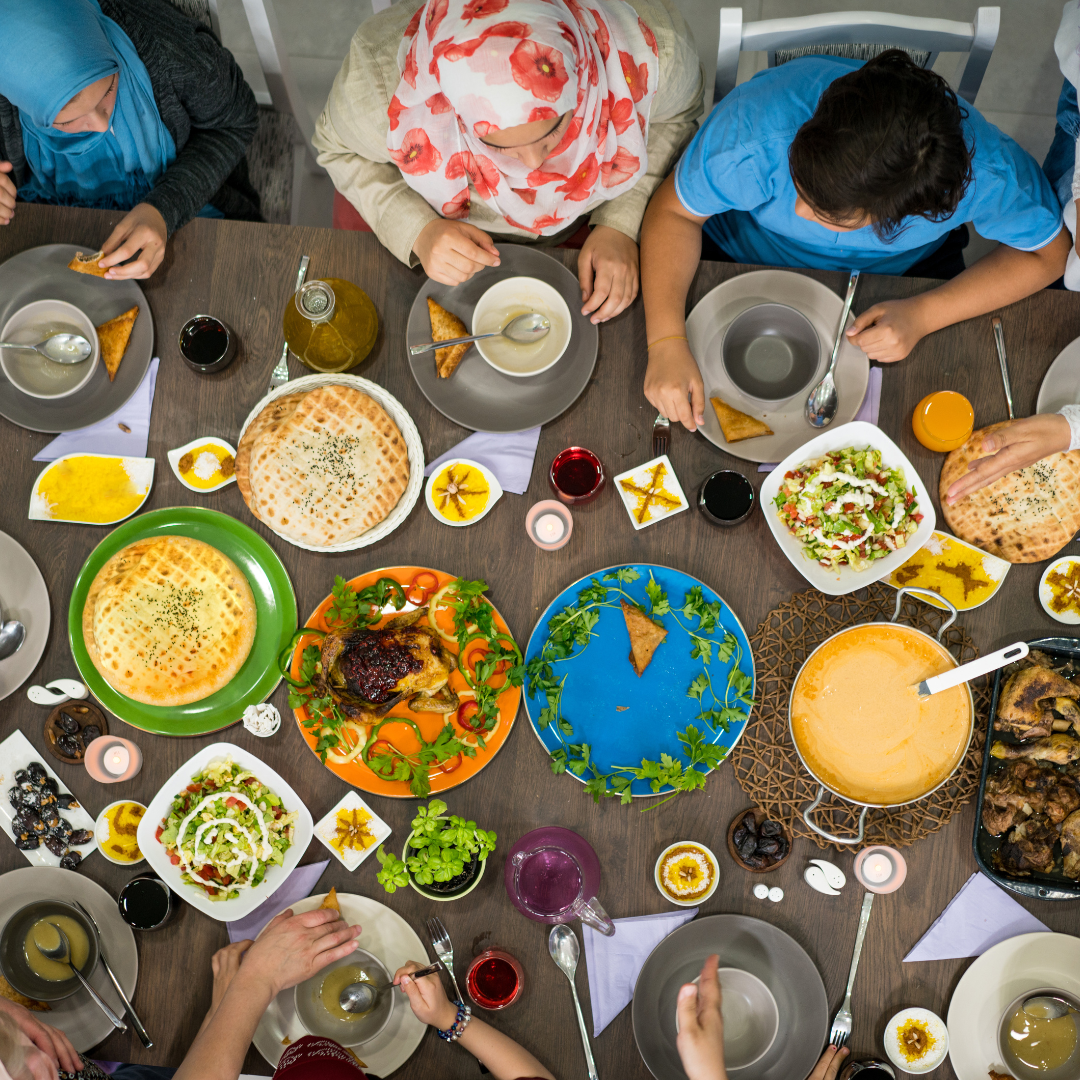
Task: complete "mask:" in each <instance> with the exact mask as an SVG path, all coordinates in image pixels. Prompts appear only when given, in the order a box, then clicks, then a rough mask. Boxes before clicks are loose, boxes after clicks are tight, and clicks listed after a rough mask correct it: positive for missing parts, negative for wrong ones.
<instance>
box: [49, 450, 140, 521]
mask: <svg viewBox="0 0 1080 1080" xmlns="http://www.w3.org/2000/svg"><path fill="white" fill-rule="evenodd" d="M153 482H154V459H153V458H135V457H118V456H116V455H113V454H65V455H64V456H63V457H59V458H57V459H56V460H55V461H54V462H52V463H51V464H49V465H46V466H45V468H44V469H43V470H42V472H41V474H40V475H39V476H38V478H37V480H36V481H35V482H34V490H33V492H32V493H31V495H30V515H29V516H30V518H31V519H32V520H34V521H71V522H76V523H78V524H81V525H115V524H116V522H118V521H123V520H124V518H127V517H131V515H132V514H134V513H135V511H136V510H138V509H139V508H140V507H141V506H142V504H143V503H144V502H146V499H147V496H148V495H149V494H150V486H151V484H153Z"/></svg>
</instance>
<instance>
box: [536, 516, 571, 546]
mask: <svg viewBox="0 0 1080 1080" xmlns="http://www.w3.org/2000/svg"><path fill="white" fill-rule="evenodd" d="M533 531H534V532H535V533H536V538H537V539H538V540H542V541H543V542H544V543H545V544H554V543H555V541H556V540H561V539H562V538H563V533H565V532H566V522H564V521H563V519H562V518H561V517H559V515H558V514H541V515H540V516H539V517H538V518H537V519H536V523H535V524H534V525H533Z"/></svg>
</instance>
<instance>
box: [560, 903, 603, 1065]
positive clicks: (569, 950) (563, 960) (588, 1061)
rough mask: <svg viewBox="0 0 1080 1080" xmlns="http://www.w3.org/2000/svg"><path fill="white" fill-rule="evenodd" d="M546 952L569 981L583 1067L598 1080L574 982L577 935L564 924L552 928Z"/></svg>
mask: <svg viewBox="0 0 1080 1080" xmlns="http://www.w3.org/2000/svg"><path fill="white" fill-rule="evenodd" d="M548 952H549V953H551V959H552V960H554V961H555V966H556V967H558V969H559V970H560V971H561V972H562V973H563V974H564V975H565V976H566V977H567V979H569V980H570V989H571V991H572V992H573V995H574V1011H575V1012H576V1013H577V1022H578V1028H579V1029H580V1030H581V1043H582V1045H583V1046H584V1047H585V1065H586V1067H587V1068H588V1070H589V1080H599V1077H598V1076H597V1073H596V1062H595V1061H593V1053H592V1047H591V1046H590V1045H589V1031H588V1028H586V1027H585V1017H584V1016H582V1014H581V1002H580V1001H579V1000H578V993H577V984H576V983H575V982H574V975H575V974H576V973H577V966H578V957H579V956H580V955H581V947H580V946H579V945H578V939H577V934H575V933H574V931H573V930H571V929H570V927H569V926H567V925H566V924H565V923H559V924H558V925H556V926H553V927H552V928H551V933H550V934H549V935H548Z"/></svg>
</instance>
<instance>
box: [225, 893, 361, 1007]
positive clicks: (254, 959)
mask: <svg viewBox="0 0 1080 1080" xmlns="http://www.w3.org/2000/svg"><path fill="white" fill-rule="evenodd" d="M359 936H360V927H359V926H349V925H348V924H347V923H346V922H345V921H344V920H343V919H342V918H341V915H340V914H339V913H338V912H336V911H334V910H332V909H330V908H316V909H315V910H314V911H305V912H304V913H303V914H302V915H294V914H293V913H292V909H291V908H289V909H287V910H285V911H283V912H282V913H281V914H280V915H278V916H277V917H276V918H275V919H273V920H271V922H270V923H269V924H268V925H267V927H266V929H265V930H264V931H263V932H262V934H261V935H260V936H259V938H258V940H257V941H256V942H255V943H254V944H253V945H252V946H251V947H250V948H249V949H248V950H247V953H246V954H245V955H244V957H243V961H242V963H241V964H240V970H241V971H242V972H243V973H244V976H245V978H254V979H256V980H257V981H258V982H259V984H260V985H263V986H266V987H269V988H270V989H271V990H272V992H273V994H274V995H275V996H276V995H277V994H279V993H280V992H281V991H282V990H287V989H288V988H289V987H290V986H295V985H296V984H297V983H301V982H303V981H304V980H305V979H309V978H311V976H312V975H314V974H315V973H316V972H318V971H322V969H323V968H324V967H326V965H327V964H332V963H333V962H334V961H335V960H340V959H341V958H342V957H345V956H348V955H349V953H351V952H353V951H354V950H355V949H356V948H357V943H356V939H357V938H358V937H359ZM223 951H224V952H228V950H223ZM220 955H221V954H220V953H219V954H218V956H220ZM218 956H215V957H214V960H215V962H218V964H219V966H220V967H221V968H222V969H223V971H224V972H226V973H227V970H228V968H229V967H230V966H231V964H232V959H233V958H232V957H224V958H222V960H221V961H220V962H219V961H218ZM215 974H216V972H215Z"/></svg>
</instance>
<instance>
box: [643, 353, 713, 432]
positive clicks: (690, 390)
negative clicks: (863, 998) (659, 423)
mask: <svg viewBox="0 0 1080 1080" xmlns="http://www.w3.org/2000/svg"><path fill="white" fill-rule="evenodd" d="M645 397H647V398H648V399H649V402H650V403H651V404H652V405H653V406H655V408H656V409H657V411H658V412H661V413H663V414H664V415H665V416H666V417H667V418H668V419H669V420H678V421H679V423H680V424H682V425H683V427H685V428H686V429H687V430H688V431H697V429H698V428H699V427H700V426H701V425H702V424H704V423H705V384H704V383H703V382H702V381H701V372H700V371H699V370H698V366H697V361H696V360H695V359H694V354H693V353H692V352H691V351H690V347H689V346H688V345H687V344H686V342H685V341H680V340H678V339H677V338H669V339H668V340H667V341H659V342H658V343H657V344H656V345H654V346H653V347H652V348H651V349H650V350H649V366H648V369H647V370H646V372H645Z"/></svg>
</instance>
